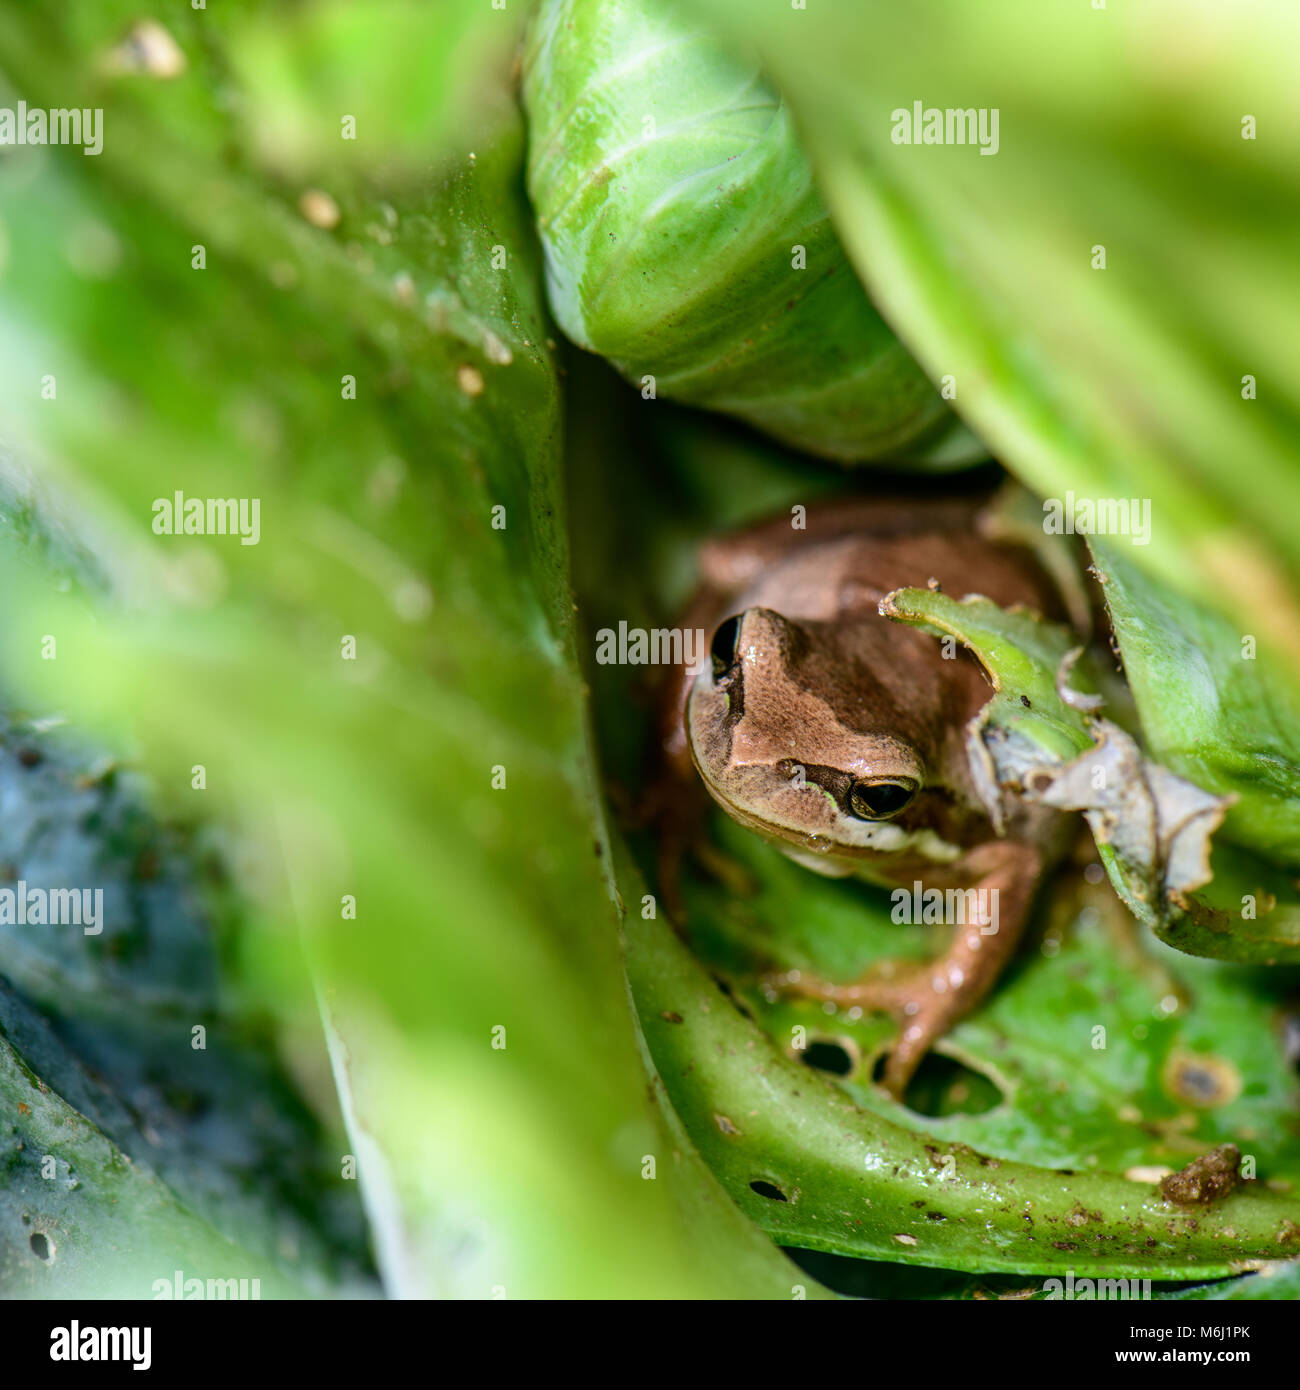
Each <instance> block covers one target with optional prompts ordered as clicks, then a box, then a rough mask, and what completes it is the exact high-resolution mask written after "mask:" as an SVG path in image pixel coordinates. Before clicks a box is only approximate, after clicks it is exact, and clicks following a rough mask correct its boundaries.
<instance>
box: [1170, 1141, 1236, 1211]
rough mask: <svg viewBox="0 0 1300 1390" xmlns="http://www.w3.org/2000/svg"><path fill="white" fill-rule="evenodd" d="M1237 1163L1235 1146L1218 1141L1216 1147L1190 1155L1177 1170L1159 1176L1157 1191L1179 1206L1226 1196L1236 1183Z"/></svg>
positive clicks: (1190, 1205) (1199, 1203)
mask: <svg viewBox="0 0 1300 1390" xmlns="http://www.w3.org/2000/svg"><path fill="white" fill-rule="evenodd" d="M1240 1165H1241V1151H1240V1150H1239V1149H1238V1148H1237V1146H1236V1145H1235V1144H1220V1145H1219V1147H1218V1148H1217V1149H1211V1150H1210V1152H1209V1153H1207V1154H1202V1155H1201V1157H1200V1158H1197V1159H1193V1160H1192V1162H1191V1163H1189V1164H1188V1165H1187V1167H1186V1168H1184V1169H1182V1170H1181V1171H1180V1172H1177V1173H1170V1174H1169V1176H1168V1177H1167V1178H1162V1179H1161V1180H1160V1195H1161V1196H1162V1197H1163V1198H1164V1199H1165V1201H1166V1202H1173V1203H1174V1204H1175V1205H1176V1206H1180V1207H1193V1206H1208V1205H1209V1203H1211V1202H1215V1201H1218V1200H1219V1198H1221V1197H1226V1196H1227V1195H1228V1193H1229V1192H1231V1191H1232V1189H1233V1188H1234V1187H1236V1186H1237V1184H1238V1182H1240V1178H1239V1177H1238V1176H1237V1169H1238V1168H1239V1167H1240Z"/></svg>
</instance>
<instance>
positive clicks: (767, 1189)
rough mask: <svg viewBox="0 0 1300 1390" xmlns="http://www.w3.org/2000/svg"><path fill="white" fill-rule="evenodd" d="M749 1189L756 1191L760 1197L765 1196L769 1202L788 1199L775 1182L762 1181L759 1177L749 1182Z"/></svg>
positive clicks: (786, 1200)
mask: <svg viewBox="0 0 1300 1390" xmlns="http://www.w3.org/2000/svg"><path fill="white" fill-rule="evenodd" d="M749 1190H750V1191H751V1192H757V1193H758V1195H759V1196H760V1197H766V1198H767V1199H768V1201H769V1202H788V1201H789V1200H790V1199H789V1198H788V1197H787V1196H786V1195H785V1193H784V1192H782V1191H781V1189H780V1188H779V1187H777V1186H776V1184H775V1183H770V1182H764V1181H763V1180H762V1179H761V1178H760V1179H759V1180H758V1181H756V1182H751V1183H750V1184H749Z"/></svg>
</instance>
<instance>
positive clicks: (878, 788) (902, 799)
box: [849, 782, 916, 820]
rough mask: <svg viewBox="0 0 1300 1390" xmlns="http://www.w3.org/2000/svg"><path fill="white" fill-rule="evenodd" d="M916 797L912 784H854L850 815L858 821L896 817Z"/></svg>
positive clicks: (850, 800)
mask: <svg viewBox="0 0 1300 1390" xmlns="http://www.w3.org/2000/svg"><path fill="white" fill-rule="evenodd" d="M915 795H916V788H915V786H913V785H912V784H911V783H910V782H854V784H853V787H852V789H851V790H850V792H849V814H850V815H852V816H856V817H857V818H858V820H884V819H885V818H886V817H887V816H896V815H897V814H898V813H899V811H901V810H902V809H903V807H904V806H906V805H907V803H908V802H909V801H911V799H912V798H913V797H914V796H915Z"/></svg>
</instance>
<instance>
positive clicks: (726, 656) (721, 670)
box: [709, 616, 740, 680]
mask: <svg viewBox="0 0 1300 1390" xmlns="http://www.w3.org/2000/svg"><path fill="white" fill-rule="evenodd" d="M739 644H740V618H739V616H736V617H734V618H728V619H727V620H726V621H725V622H723V623H720V624H719V625H718V630H717V631H716V632H715V633H714V634H713V645H712V646H711V648H710V649H709V654H710V656H711V657H712V658H713V679H714V680H717V678H718V677H719V676H723V675H725V674H726V673H727V672H728V671H730V670H731V668H732V667H733V666H734V665H735V664H736V648H737V646H738V645H739Z"/></svg>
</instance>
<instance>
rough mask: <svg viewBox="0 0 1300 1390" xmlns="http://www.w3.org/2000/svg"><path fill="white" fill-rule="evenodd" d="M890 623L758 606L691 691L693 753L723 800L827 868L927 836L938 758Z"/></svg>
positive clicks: (719, 637) (721, 644) (726, 630)
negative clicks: (920, 732)
mask: <svg viewBox="0 0 1300 1390" xmlns="http://www.w3.org/2000/svg"><path fill="white" fill-rule="evenodd" d="M875 624H880V625H881V626H880V627H877V626H875ZM883 627H884V620H883V619H880V618H875V617H874V616H873V623H872V625H871V626H869V627H868V626H864V627H863V628H861V629H859V630H856V631H853V632H846V631H845V628H844V625H843V624H842V623H820V622H811V621H807V622H794V621H791V620H790V619H788V618H785V617H783V616H782V615H781V614H780V613H776V612H774V611H772V610H771V609H769V608H750V609H747V610H746V611H745V612H743V613H739V614H737V615H735V616H733V617H729V618H727V619H726V620H725V621H724V622H722V623H721V624H720V625H719V627H718V629H717V631H716V633H715V634H714V636H713V642H712V646H711V660H710V663H709V664H708V665H707V666H705V667H704V668H703V669H701V670H700V671H699V672H698V673H697V674H696V677H695V680H694V682H693V684H692V686H691V690H690V694H689V697H688V700H687V707H686V727H687V737H688V739H689V743H690V749H691V756H692V758H693V759H694V761H695V766H696V767H697V768H698V769H699V773H700V776H701V777H702V778H703V779H704V784H705V786H706V787H707V788H708V789H709V792H710V794H711V795H712V796H713V798H714V800H716V801H717V802H718V803H719V805H721V806H722V807H723V809H724V810H726V811H727V812H728V813H729V814H730V815H731V816H732V817H734V818H735V819H736V820H737V821H739V822H740V823H741V824H742V825H745V826H748V827H749V828H750V829H752V830H754V831H756V832H757V833H759V834H760V835H763V836H765V837H766V838H768V839H770V840H774V841H776V842H777V843H778V844H780V846H781V847H782V848H783V849H785V850H786V852H787V853H789V854H791V855H792V856H793V857H795V858H797V859H799V861H800V862H802V863H807V864H809V866H810V867H814V868H818V869H820V870H821V871H822V872H825V873H831V874H842V873H849V872H853V871H854V870H859V871H862V870H866V869H867V868H868V865H869V864H870V863H872V862H875V863H877V864H879V863H880V862H881V861H888V860H890V859H894V858H901V857H902V856H903V855H904V854H907V853H914V852H915V851H916V849H917V842H918V831H919V829H920V827H919V826H917V825H915V824H912V823H911V822H912V821H914V820H915V816H914V815H911V816H909V814H908V812H909V808H914V803H915V802H916V799H917V796H918V793H919V792H920V791H921V790H922V788H923V786H924V784H925V769H924V766H923V762H922V758H921V756H920V754H919V753H918V751H917V749H916V747H915V746H914V744H913V742H912V741H910V740H909V739H908V738H907V737H906V734H905V731H906V728H907V722H908V721H907V718H906V716H905V715H901V714H900V710H899V705H900V691H904V690H905V689H906V685H907V680H906V672H905V671H902V670H900V669H898V667H899V665H900V660H901V662H902V664H906V654H907V649H906V647H904V650H903V651H901V652H900V650H899V648H898V645H897V644H896V643H891V642H890V641H889V640H888V633H887V632H886V631H884V630H883ZM882 639H883V640H882ZM886 664H888V665H889V667H890V669H883V666H884V665H886Z"/></svg>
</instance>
